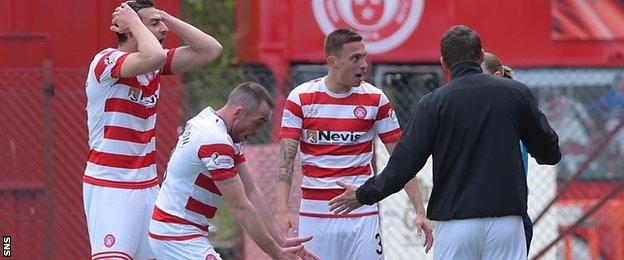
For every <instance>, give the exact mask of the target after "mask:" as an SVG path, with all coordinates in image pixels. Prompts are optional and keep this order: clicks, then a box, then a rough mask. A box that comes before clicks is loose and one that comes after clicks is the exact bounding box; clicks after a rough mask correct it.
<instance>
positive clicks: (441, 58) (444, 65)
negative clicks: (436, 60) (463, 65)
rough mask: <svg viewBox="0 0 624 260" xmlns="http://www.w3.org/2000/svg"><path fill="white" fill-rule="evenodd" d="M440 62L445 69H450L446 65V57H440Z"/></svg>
mask: <svg viewBox="0 0 624 260" xmlns="http://www.w3.org/2000/svg"><path fill="white" fill-rule="evenodd" d="M440 64H441V65H442V69H443V70H445V71H450V70H449V68H448V67H446V62H444V57H440Z"/></svg>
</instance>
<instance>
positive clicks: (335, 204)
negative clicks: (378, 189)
mask: <svg viewBox="0 0 624 260" xmlns="http://www.w3.org/2000/svg"><path fill="white" fill-rule="evenodd" d="M336 184H338V186H340V187H343V188H345V189H346V190H345V191H344V192H343V193H342V194H340V195H338V196H337V197H335V198H333V199H332V200H330V201H329V210H331V211H333V212H334V213H336V214H349V212H351V211H353V210H354V209H357V208H359V207H361V206H362V204H360V202H359V201H358V200H357V198H356V197H355V190H357V188H358V187H357V186H355V185H351V184H347V183H346V182H344V181H336Z"/></svg>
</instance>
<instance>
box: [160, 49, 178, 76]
mask: <svg viewBox="0 0 624 260" xmlns="http://www.w3.org/2000/svg"><path fill="white" fill-rule="evenodd" d="M175 51H176V48H173V49H168V50H167V61H166V62H165V66H163V69H162V73H161V74H162V75H173V72H172V71H171V62H172V61H173V55H174V54H175Z"/></svg>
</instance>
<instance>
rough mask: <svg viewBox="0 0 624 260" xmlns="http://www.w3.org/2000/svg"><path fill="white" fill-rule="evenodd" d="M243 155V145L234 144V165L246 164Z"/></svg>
mask: <svg viewBox="0 0 624 260" xmlns="http://www.w3.org/2000/svg"><path fill="white" fill-rule="evenodd" d="M246 161H247V159H246V158H245V154H244V153H243V143H236V144H234V164H237V165H238V164H241V163H244V162H246Z"/></svg>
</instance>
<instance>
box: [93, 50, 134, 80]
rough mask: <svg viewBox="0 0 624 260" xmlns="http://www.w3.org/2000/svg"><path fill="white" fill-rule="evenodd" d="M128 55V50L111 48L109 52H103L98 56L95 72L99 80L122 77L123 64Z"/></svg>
mask: <svg viewBox="0 0 624 260" xmlns="http://www.w3.org/2000/svg"><path fill="white" fill-rule="evenodd" d="M126 57H128V53H127V52H122V51H118V50H110V51H108V52H103V53H102V54H101V56H99V57H97V56H96V59H98V61H97V64H96V65H95V68H94V71H93V73H94V74H95V78H96V79H97V81H98V82H100V83H104V82H108V81H110V80H115V79H119V78H120V77H121V65H123V62H124V60H125V59H126Z"/></svg>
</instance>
